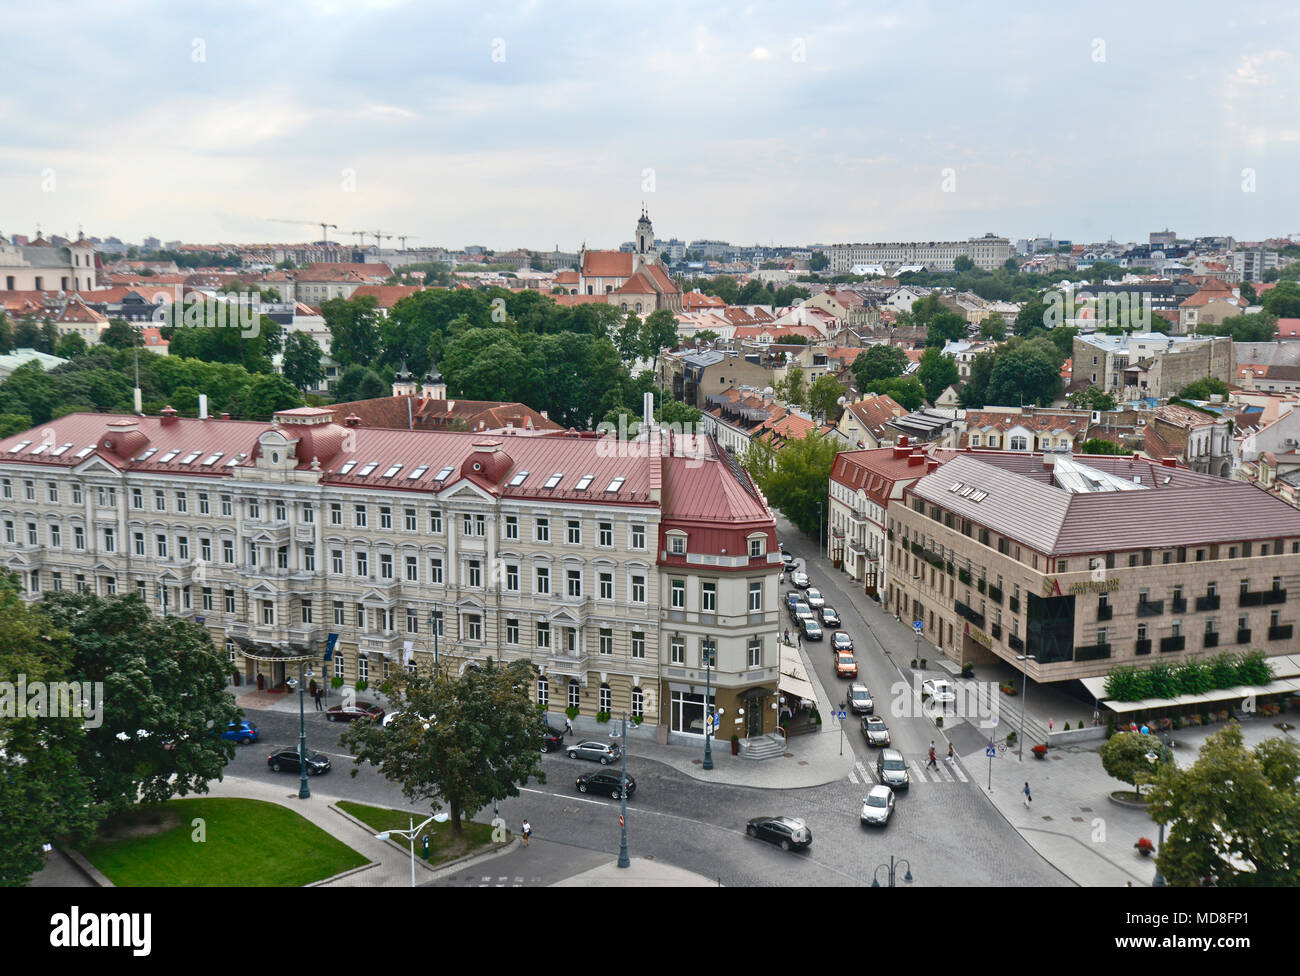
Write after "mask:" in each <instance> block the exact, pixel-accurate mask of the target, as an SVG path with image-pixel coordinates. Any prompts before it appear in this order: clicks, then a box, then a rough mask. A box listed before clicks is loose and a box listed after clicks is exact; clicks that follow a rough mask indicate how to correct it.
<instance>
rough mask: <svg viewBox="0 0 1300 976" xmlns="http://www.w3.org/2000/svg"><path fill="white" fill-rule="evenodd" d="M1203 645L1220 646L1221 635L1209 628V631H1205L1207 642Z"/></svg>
mask: <svg viewBox="0 0 1300 976" xmlns="http://www.w3.org/2000/svg"><path fill="white" fill-rule="evenodd" d="M1203 646H1205V647H1218V646H1219V635H1218V634H1217V633H1215V632H1214V631H1212V630H1207V631H1206V632H1205V643H1204V645H1203Z"/></svg>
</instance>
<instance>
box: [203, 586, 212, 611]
mask: <svg viewBox="0 0 1300 976" xmlns="http://www.w3.org/2000/svg"><path fill="white" fill-rule="evenodd" d="M203 609H204V610H211V609H212V587H210V586H205V587H203Z"/></svg>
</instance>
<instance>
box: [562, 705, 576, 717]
mask: <svg viewBox="0 0 1300 976" xmlns="http://www.w3.org/2000/svg"><path fill="white" fill-rule="evenodd" d="M564 714H565V715H567V716H569V718H577V717H578V706H577V705H570V706H569V707H568V708H566V709H565V710H564Z"/></svg>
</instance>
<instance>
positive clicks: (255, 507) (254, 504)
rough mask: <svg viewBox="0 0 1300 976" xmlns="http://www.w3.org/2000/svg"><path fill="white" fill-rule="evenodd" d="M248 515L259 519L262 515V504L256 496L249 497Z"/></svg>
mask: <svg viewBox="0 0 1300 976" xmlns="http://www.w3.org/2000/svg"><path fill="white" fill-rule="evenodd" d="M248 517H249V518H251V519H261V517H262V506H261V503H259V502H258V500H257V499H256V498H253V499H250V500H249V502H248Z"/></svg>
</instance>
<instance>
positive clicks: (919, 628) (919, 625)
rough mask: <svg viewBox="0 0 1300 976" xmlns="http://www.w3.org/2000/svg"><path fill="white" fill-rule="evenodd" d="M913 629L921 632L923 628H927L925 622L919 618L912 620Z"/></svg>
mask: <svg viewBox="0 0 1300 976" xmlns="http://www.w3.org/2000/svg"><path fill="white" fill-rule="evenodd" d="M912 629H913V630H914V631H916V632H917V633H918V634H919V633H920V632H921V631H922V630H924V629H925V624H923V623H922V622H921V621H919V620H913V621H912Z"/></svg>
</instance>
